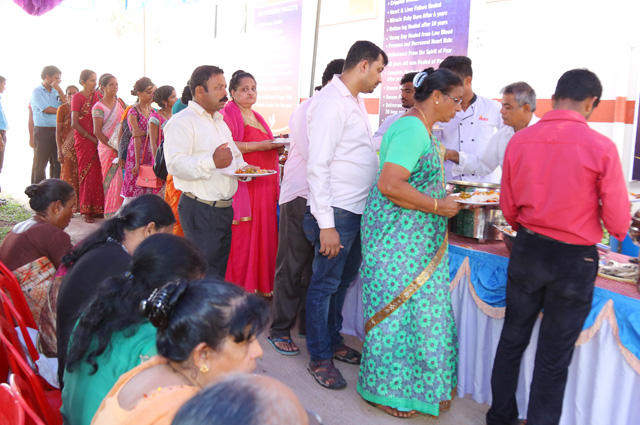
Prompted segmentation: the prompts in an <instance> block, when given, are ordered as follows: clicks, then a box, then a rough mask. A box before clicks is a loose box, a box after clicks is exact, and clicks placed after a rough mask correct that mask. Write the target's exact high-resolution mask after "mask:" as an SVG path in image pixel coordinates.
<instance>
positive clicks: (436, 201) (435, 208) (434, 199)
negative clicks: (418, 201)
mask: <svg viewBox="0 0 640 425" xmlns="http://www.w3.org/2000/svg"><path fill="white" fill-rule="evenodd" d="M433 202H434V203H435V204H436V205H435V206H434V207H433V213H434V214H435V213H436V211H438V200H437V199H436V198H433Z"/></svg>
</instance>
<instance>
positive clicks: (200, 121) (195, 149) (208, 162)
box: [164, 65, 255, 279]
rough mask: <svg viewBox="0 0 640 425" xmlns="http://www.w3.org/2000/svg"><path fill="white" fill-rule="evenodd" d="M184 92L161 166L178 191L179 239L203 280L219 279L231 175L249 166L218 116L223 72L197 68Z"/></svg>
mask: <svg viewBox="0 0 640 425" xmlns="http://www.w3.org/2000/svg"><path fill="white" fill-rule="evenodd" d="M189 86H190V87H191V93H192V94H193V100H191V101H189V105H188V106H187V108H186V109H184V110H183V111H181V112H180V114H177V115H176V116H174V117H173V118H172V119H171V120H169V121H168V122H167V124H166V125H165V128H164V135H165V140H164V154H165V160H166V162H167V170H168V171H169V173H170V174H171V175H173V184H174V185H175V187H176V188H177V189H179V190H181V191H182V196H181V197H180V204H179V205H178V213H179V215H180V224H181V225H182V229H183V230H184V235H185V237H186V238H187V239H189V240H191V241H193V242H194V243H195V244H196V245H197V246H198V248H200V250H201V251H202V253H203V254H204V255H205V258H206V260H207V263H208V269H207V275H208V276H212V277H217V278H220V279H224V275H225V272H226V270H227V260H228V259H229V250H230V248H231V222H232V221H233V208H232V207H231V202H232V198H233V195H234V194H235V193H236V190H237V189H238V181H237V177H235V176H233V173H234V172H235V170H237V169H238V168H242V169H244V168H247V167H251V166H250V165H247V163H246V162H245V161H244V159H242V154H241V153H240V151H239V150H238V148H237V147H236V145H235V143H234V142H233V138H232V137H231V131H230V130H229V127H227V125H226V124H225V123H224V121H223V119H222V114H220V113H219V112H218V111H219V110H220V109H222V107H223V106H224V105H225V103H226V102H227V100H228V98H227V90H226V88H227V83H226V81H225V79H224V73H223V71H222V69H220V68H218V67H216V66H211V65H203V66H199V67H198V68H196V69H195V71H193V74H191V79H190V80H189ZM252 168H255V167H252Z"/></svg>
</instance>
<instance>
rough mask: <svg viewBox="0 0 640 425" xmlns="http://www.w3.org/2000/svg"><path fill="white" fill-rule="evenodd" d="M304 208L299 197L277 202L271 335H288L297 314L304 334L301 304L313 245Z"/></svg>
mask: <svg viewBox="0 0 640 425" xmlns="http://www.w3.org/2000/svg"><path fill="white" fill-rule="evenodd" d="M306 210H307V200H306V199H304V198H302V197H298V198H295V199H294V200H292V201H290V202H287V203H285V204H282V205H280V227H279V230H278V254H277V256H276V276H275V279H274V284H273V303H272V306H271V317H272V323H271V330H270V335H271V338H288V337H290V336H291V335H290V330H291V328H292V327H293V325H295V323H296V318H297V317H300V321H299V323H298V331H299V333H300V334H302V335H306V322H305V317H306V312H305V305H306V297H307V288H308V287H309V281H310V280H311V266H312V264H313V245H311V242H309V240H308V239H307V237H306V236H305V233H304V228H303V226H302V224H303V222H304V213H305V211H306Z"/></svg>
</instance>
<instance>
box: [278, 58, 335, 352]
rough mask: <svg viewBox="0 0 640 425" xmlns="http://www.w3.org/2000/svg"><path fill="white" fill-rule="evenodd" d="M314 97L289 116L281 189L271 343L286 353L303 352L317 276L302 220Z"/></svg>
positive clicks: (328, 74)
mask: <svg viewBox="0 0 640 425" xmlns="http://www.w3.org/2000/svg"><path fill="white" fill-rule="evenodd" d="M343 67H344V59H334V60H332V61H331V62H329V64H328V65H327V68H326V69H325V70H324V73H323V74H322V87H324V86H326V85H327V84H329V82H330V81H331V79H332V78H333V76H334V75H335V74H340V73H341V72H342V68H343ZM310 104H311V99H307V100H305V101H304V102H302V103H301V104H300V105H299V106H298V108H297V109H296V110H295V112H294V113H293V114H292V115H291V118H290V119H289V141H290V143H291V145H290V147H289V157H288V158H287V162H286V163H285V164H284V177H283V179H282V187H281V188H280V222H279V224H278V255H277V256H276V276H275V279H274V287H273V302H272V304H271V305H272V309H271V313H272V314H271V316H272V319H273V320H272V321H271V329H270V330H269V341H270V343H271V345H272V346H273V348H274V349H275V350H276V351H277V352H278V353H280V354H284V355H289V356H292V355H295V354H300V350H299V349H298V347H296V345H295V344H294V343H293V340H292V339H291V332H290V331H291V328H292V327H293V325H295V323H296V318H297V317H298V312H300V320H299V322H298V332H299V333H300V335H306V326H305V314H306V309H305V303H306V292H307V287H308V286H309V281H310V280H311V263H312V262H313V245H311V243H310V242H309V240H308V239H307V237H306V236H305V234H304V229H303V227H302V223H303V222H304V214H305V212H306V210H307V198H309V184H308V183H307V160H308V159H309V138H308V137H307V111H308V109H309V105H310Z"/></svg>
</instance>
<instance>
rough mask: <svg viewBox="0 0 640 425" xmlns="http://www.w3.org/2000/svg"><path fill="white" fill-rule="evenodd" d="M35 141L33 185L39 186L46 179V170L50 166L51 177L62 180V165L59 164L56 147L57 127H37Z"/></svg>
mask: <svg viewBox="0 0 640 425" xmlns="http://www.w3.org/2000/svg"><path fill="white" fill-rule="evenodd" d="M33 139H34V143H35V145H36V154H35V170H34V172H33V180H34V181H33V183H35V184H37V183H40V182H41V181H42V180H44V179H45V178H47V177H46V174H45V169H46V168H47V163H48V164H49V167H50V168H49V175H50V176H51V177H52V178H55V179H59V178H60V163H59V162H58V153H57V152H58V148H57V146H56V128H55V127H35V128H34V129H33Z"/></svg>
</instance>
